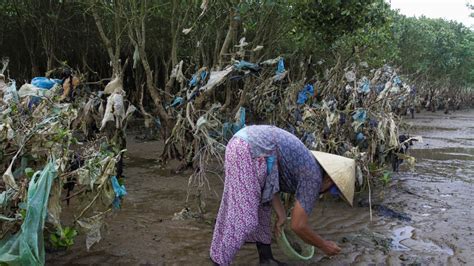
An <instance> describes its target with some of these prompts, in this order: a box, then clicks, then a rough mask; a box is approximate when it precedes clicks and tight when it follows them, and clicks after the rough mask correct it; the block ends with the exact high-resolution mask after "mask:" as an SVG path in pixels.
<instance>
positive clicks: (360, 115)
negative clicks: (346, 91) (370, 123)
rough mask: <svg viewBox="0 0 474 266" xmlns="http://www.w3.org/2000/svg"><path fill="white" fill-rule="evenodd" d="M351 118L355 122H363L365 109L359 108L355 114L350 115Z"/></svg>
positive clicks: (365, 113) (365, 114)
mask: <svg viewBox="0 0 474 266" xmlns="http://www.w3.org/2000/svg"><path fill="white" fill-rule="evenodd" d="M352 119H354V121H357V122H361V123H362V122H364V121H365V120H366V119H367V111H366V110H363V109H359V110H357V111H356V112H355V114H354V115H353V116H352Z"/></svg>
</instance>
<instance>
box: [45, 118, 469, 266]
mask: <svg viewBox="0 0 474 266" xmlns="http://www.w3.org/2000/svg"><path fill="white" fill-rule="evenodd" d="M473 121H474V111H472V110H471V111H458V112H455V113H452V114H450V115H444V114H443V113H442V112H438V113H435V114H433V113H423V114H421V115H418V116H417V117H416V118H415V119H414V120H411V119H407V120H406V122H408V123H409V124H411V125H412V126H413V127H412V129H411V130H410V132H411V134H412V135H422V136H423V138H424V142H423V143H418V144H416V145H415V146H414V147H412V150H410V153H411V154H412V155H414V156H415V157H416V158H417V166H416V169H415V171H409V170H407V169H402V170H401V172H400V173H398V174H395V175H394V181H393V182H392V183H391V184H390V187H389V188H387V189H385V190H383V191H384V192H383V193H380V194H379V195H374V197H375V199H374V200H373V201H374V202H373V203H374V204H377V206H383V208H382V207H380V208H374V213H373V221H372V222H370V215H369V209H368V207H367V204H366V202H365V201H364V200H363V199H361V200H360V202H361V204H360V206H355V207H354V208H350V207H348V206H346V205H344V204H342V203H341V202H333V201H331V200H327V201H322V202H319V203H317V207H316V208H315V210H314V213H313V215H312V217H311V223H312V225H313V226H314V229H315V230H316V231H317V232H319V233H320V234H321V235H323V236H324V237H325V238H327V239H330V240H333V241H336V242H337V243H339V244H340V246H341V247H342V248H343V251H342V252H341V254H340V255H338V256H334V257H332V258H328V257H326V256H324V255H322V254H321V253H320V252H319V251H317V253H316V255H315V257H314V258H313V259H312V260H311V261H309V262H306V263H296V262H289V263H290V264H291V265H299V264H304V265H305V264H308V265H341V264H342V265H347V264H354V265H367V264H382V265H384V264H386V265H400V264H407V265H408V264H415V265H416V264H421V265H426V264H431V265H432V264H434V265H446V264H449V265H460V264H461V265H463V264H466V265H470V264H472V263H474V235H473V227H474V225H471V221H472V220H473V218H474V211H473V210H472V209H473V208H472V206H471V205H472V203H473V202H474V201H473V199H472V195H474V185H473V183H474V122H473ZM160 147H161V143H160V142H138V141H136V140H135V138H134V137H133V136H131V137H130V138H129V142H128V149H129V151H128V153H127V158H126V161H125V162H126V163H125V164H126V165H125V174H126V176H127V178H128V180H127V183H126V184H127V190H128V195H127V197H126V200H125V201H124V204H123V208H122V210H120V211H118V212H116V213H114V214H113V215H112V216H111V217H109V218H108V221H107V228H106V230H104V232H103V235H102V241H101V242H100V243H98V244H96V245H95V246H93V247H92V248H91V250H90V251H86V248H85V237H84V236H83V235H80V236H79V237H78V238H77V240H76V241H77V243H76V245H75V246H74V247H72V248H71V249H70V250H68V251H63V252H56V253H49V254H48V255H47V264H49V265H66V264H67V265H98V264H102V265H111V264H114V265H117V264H118V265H121V264H124V265H140V264H142V265H146V264H152V265H210V261H209V255H208V254H209V252H208V250H209V245H210V241H211V237H212V228H213V221H214V218H215V214H216V213H217V208H218V203H219V199H218V197H217V196H215V195H209V196H208V199H207V200H206V202H207V206H206V209H207V210H208V216H207V217H206V219H204V220H203V221H195V220H186V221H172V220H171V219H172V217H173V214H174V213H175V212H179V211H180V210H181V209H182V208H183V207H184V202H185V199H186V191H187V181H188V179H187V177H189V175H190V172H184V173H180V174H177V173H175V172H174V171H172V170H168V169H160V168H159V166H158V164H157V163H156V158H158V156H159V153H160ZM171 168H173V165H171V166H170V169H171ZM211 184H212V186H213V188H214V189H215V190H216V192H217V194H220V193H221V191H222V183H221V181H220V180H219V178H218V177H212V178H211ZM359 198H365V196H360V197H359ZM361 206H362V207H361ZM192 207H194V206H192ZM400 214H402V215H400ZM65 215H67V207H65ZM274 250H275V256H276V257H277V258H278V259H280V260H283V261H287V260H286V258H285V256H284V255H283V253H282V252H281V251H280V250H278V248H277V246H276V245H274ZM235 264H236V265H258V256H257V252H256V249H255V246H254V245H246V246H244V248H243V249H242V250H241V251H240V252H239V253H238V255H237V258H236V261H235Z"/></svg>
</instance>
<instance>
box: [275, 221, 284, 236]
mask: <svg viewBox="0 0 474 266" xmlns="http://www.w3.org/2000/svg"><path fill="white" fill-rule="evenodd" d="M285 222H286V217H284V216H283V217H278V219H277V220H276V221H275V235H276V237H280V235H281V231H282V230H283V226H284V225H285Z"/></svg>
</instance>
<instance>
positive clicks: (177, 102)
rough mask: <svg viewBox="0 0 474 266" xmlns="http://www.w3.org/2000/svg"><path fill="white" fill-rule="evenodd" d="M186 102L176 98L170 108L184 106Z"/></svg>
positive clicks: (181, 98)
mask: <svg viewBox="0 0 474 266" xmlns="http://www.w3.org/2000/svg"><path fill="white" fill-rule="evenodd" d="M183 102H184V99H183V97H176V98H174V100H173V102H172V103H171V104H170V107H176V106H180V105H182V104H183Z"/></svg>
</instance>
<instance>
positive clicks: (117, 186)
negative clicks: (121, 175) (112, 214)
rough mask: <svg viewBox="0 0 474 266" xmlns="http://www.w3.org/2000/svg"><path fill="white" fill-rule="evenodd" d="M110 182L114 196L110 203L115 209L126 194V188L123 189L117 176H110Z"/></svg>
mask: <svg viewBox="0 0 474 266" xmlns="http://www.w3.org/2000/svg"><path fill="white" fill-rule="evenodd" d="M110 182H111V183H112V187H113V188H114V192H115V198H114V201H113V202H112V205H113V206H114V208H115V209H120V200H121V199H122V198H123V197H124V196H125V195H127V190H126V189H125V186H124V185H120V184H119V182H118V180H117V177H116V176H112V177H111V178H110Z"/></svg>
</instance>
